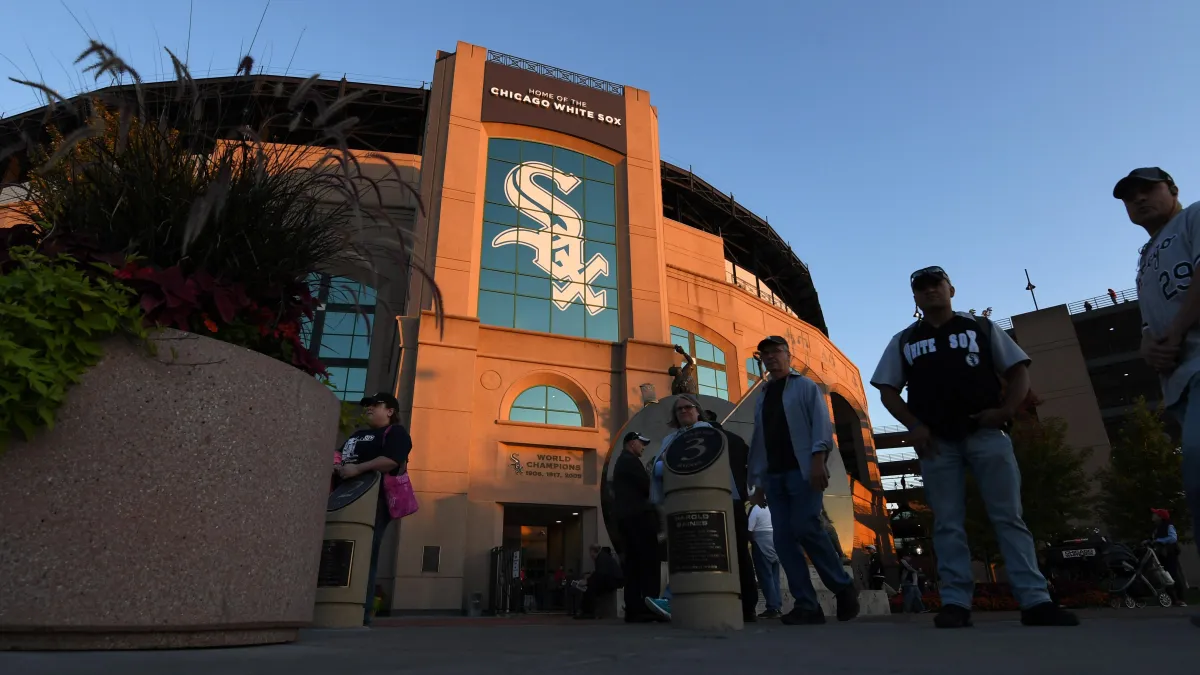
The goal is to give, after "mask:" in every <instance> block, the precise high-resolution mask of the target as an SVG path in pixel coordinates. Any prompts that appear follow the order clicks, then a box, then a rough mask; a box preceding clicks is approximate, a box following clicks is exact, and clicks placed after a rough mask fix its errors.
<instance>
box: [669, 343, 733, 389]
mask: <svg viewBox="0 0 1200 675" xmlns="http://www.w3.org/2000/svg"><path fill="white" fill-rule="evenodd" d="M671 343H672V344H676V345H679V346H680V347H683V350H684V351H685V352H687V353H688V354H691V355H692V358H693V359H695V361H696V381H697V383H698V384H699V385H700V386H699V389H700V393H701V394H704V395H705V396H716V397H717V398H723V399H725V400H726V401H728V400H729V381H728V380H727V379H726V378H727V376H726V373H725V352H723V351H721V350H720V349H718V348H717V347H716V345H714V344H713V343H711V342H709V341H708V340H705V339H704V338H702V337H700V336H699V335H696V334H695V333H690V332H688V331H686V330H684V329H682V328H680V327H679V326H671ZM680 365H682V362H681V363H680Z"/></svg>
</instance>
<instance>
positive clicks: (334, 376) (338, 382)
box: [327, 368, 349, 391]
mask: <svg viewBox="0 0 1200 675" xmlns="http://www.w3.org/2000/svg"><path fill="white" fill-rule="evenodd" d="M327 370H328V371H329V383H330V384H332V385H333V387H334V388H335V389H337V390H338V391H341V390H344V389H345V388H346V375H347V372H348V371H349V369H348V368H328V369H327Z"/></svg>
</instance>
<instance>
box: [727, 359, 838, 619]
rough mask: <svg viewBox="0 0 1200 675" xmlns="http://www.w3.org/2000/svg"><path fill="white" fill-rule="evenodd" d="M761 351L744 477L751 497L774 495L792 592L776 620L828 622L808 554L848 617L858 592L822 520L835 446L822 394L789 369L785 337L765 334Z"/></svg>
mask: <svg viewBox="0 0 1200 675" xmlns="http://www.w3.org/2000/svg"><path fill="white" fill-rule="evenodd" d="M758 353H759V357H760V358H761V360H762V364H763V367H764V368H765V369H766V370H767V372H768V373H770V379H769V380H768V381H767V383H766V385H765V386H764V387H763V393H762V396H760V397H759V399H758V407H757V409H756V410H755V413H754V437H753V439H752V440H751V443H750V460H749V467H748V473H749V479H748V482H749V483H750V485H752V486H753V487H752V488H751V490H752V492H753V493H754V496H753V497H752V498H751V501H752V502H759V503H761V501H762V500H761V495H762V494H763V491H764V490H765V491H766V496H767V499H768V500H769V501H770V502H771V518H772V520H773V524H774V526H775V531H774V533H775V551H776V553H777V555H778V556H779V562H780V563H781V564H782V565H783V569H784V571H785V572H786V573H787V578H788V583H789V584H790V586H791V592H792V595H793V596H795V598H796V606H795V608H794V609H792V611H791V612H789V613H788V614H786V615H784V616H783V617H782V619H781V620H782V622H783V623H785V624H788V625H797V624H823V623H825V614H824V612H822V611H821V606H820V604H819V603H818V602H817V592H816V590H815V589H814V588H813V585H812V581H811V580H810V577H809V574H808V564H807V562H806V561H805V559H804V554H805V553H807V554H808V557H809V559H811V560H812V564H813V567H814V568H816V570H817V575H818V576H820V577H821V581H822V582H823V583H824V584H825V587H826V588H828V589H829V590H830V591H832V592H833V593H835V594H836V596H837V618H838V620H839V621H849V620H850V619H853V618H854V617H856V616H858V591H857V589H855V587H854V581H853V580H852V579H851V578H850V575H849V574H848V573H847V572H846V570H845V569H844V568H843V567H842V563H841V556H840V555H839V554H838V552H837V551H836V550H834V546H833V542H832V541H831V540H830V538H829V534H828V533H827V532H826V531H825V527H824V525H823V523H822V522H821V504H822V499H823V496H824V495H823V493H824V492H825V488H827V487H829V469H828V468H827V467H826V464H825V463H826V460H827V459H828V457H829V453H830V452H831V451H832V450H833V448H834V444H833V424H832V422H830V420H829V407H828V405H827V404H826V402H825V393H824V392H822V391H821V389H820V387H818V386H817V385H816V383H815V382H813V381H812V380H810V379H808V378H807V377H804V376H803V375H800V374H799V373H796V372H794V371H793V370H792V355H791V350H790V349H789V347H788V342H787V340H785V339H783V338H781V337H779V336H777V335H773V336H771V337H768V338H765V339H764V340H763V341H762V342H759V343H758ZM839 480H845V478H844V477H839Z"/></svg>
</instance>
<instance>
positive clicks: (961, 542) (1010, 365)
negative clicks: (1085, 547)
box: [789, 267, 1079, 628]
mask: <svg viewBox="0 0 1200 675" xmlns="http://www.w3.org/2000/svg"><path fill="white" fill-rule="evenodd" d="M909 285H910V286H911V288H912V292H913V299H914V300H915V301H916V303H917V308H918V309H919V310H920V312H921V318H919V319H918V320H917V321H916V322H915V323H913V324H912V325H910V326H909V327H908V328H906V329H905V330H903V331H901V332H900V333H898V334H897V335H896V336H895V337H893V338H892V340H891V342H889V343H888V346H887V349H886V350H885V351H884V353H883V358H881V359H880V360H879V366H878V367H877V368H876V369H875V374H874V375H872V376H871V384H872V385H874V386H875V387H876V388H878V389H879V392H880V398H881V399H882V401H883V405H884V407H885V408H887V409H888V412H890V413H891V414H892V416H893V417H895V418H896V419H897V420H899V421H900V422H901V423H902V424H903V425H904V426H906V427H908V430H909V439H910V440H911V441H912V444H913V448H914V449H916V451H917V455H918V456H919V457H920V458H921V477H922V478H923V479H924V483H925V498H926V499H927V500H928V502H929V506H930V508H931V509H932V510H933V519H934V521H933V546H934V549H936V551H937V558H938V574H939V575H940V576H941V580H942V586H941V595H942V609H941V610H940V611H939V612H938V614H937V617H936V618H935V619H934V625H935V626H937V627H938V628H964V627H968V626H970V625H971V599H972V597H973V595H974V591H975V577H974V574H973V573H972V570H971V551H970V548H969V547H968V545H967V533H966V529H965V515H966V514H965V511H966V483H965V482H966V471H967V470H968V469H970V471H971V473H972V475H974V476H975V479H976V481H977V482H978V484H979V491H980V493H981V496H982V497H983V501H984V504H985V505H986V507H987V512H988V515H989V517H990V518H991V521H992V526H993V527H994V528H995V530H996V539H997V541H998V542H999V543H1000V550H1001V552H1002V553H1003V554H1004V563H1005V566H1006V568H1007V570H1008V577H1009V582H1010V584H1011V585H1012V590H1013V595H1015V596H1016V598H1017V602H1018V603H1019V604H1020V606H1021V623H1023V624H1025V625H1027V626H1075V625H1078V624H1079V620H1078V619H1077V618H1076V617H1075V615H1074V614H1071V613H1070V612H1067V611H1065V610H1063V609H1061V608H1059V607H1058V605H1056V604H1055V603H1053V602H1051V601H1050V595H1049V592H1048V591H1047V585H1046V578H1045V577H1043V576H1042V573H1041V572H1040V571H1039V570H1038V563H1037V553H1036V551H1035V549H1034V543H1033V536H1032V535H1031V534H1030V533H1029V528H1028V527H1026V526H1025V521H1024V520H1022V518H1021V472H1020V469H1019V468H1018V467H1017V460H1016V457H1015V456H1014V455H1013V448H1012V441H1011V440H1010V439H1009V437H1008V434H1007V433H1005V429H1006V428H1007V426H1008V425H1009V423H1010V422H1011V420H1012V418H1013V416H1014V415H1015V414H1016V412H1017V409H1018V407H1019V406H1020V405H1021V403H1022V402H1024V400H1025V397H1026V395H1027V394H1028V393H1029V371H1028V365H1029V357H1028V356H1027V355H1026V354H1025V352H1023V351H1022V350H1021V348H1020V347H1018V346H1017V344H1016V343H1015V342H1013V340H1012V338H1010V337H1009V336H1008V334H1007V333H1005V332H1004V331H1002V330H994V329H993V327H992V324H991V322H990V321H989V320H988V319H986V318H984V317H977V316H972V315H970V314H967V313H964V312H955V311H954V308H953V305H952V302H951V300H952V298H953V297H954V287H953V286H951V285H950V277H949V276H948V275H947V274H946V271H945V270H943V269H942V268H940V267H926V268H924V269H920V270H917V271H916V272H913V273H912V276H911V277H910V278H909ZM1002 377H1003V378H1004V382H1002V380H1001V378H1002ZM1005 384H1006V385H1007V386H1005ZM905 387H907V388H908V400H907V402H906V401H905V400H904V399H903V398H901V397H900V392H901V391H902V390H903V389H904V388H905ZM789 578H790V577H789Z"/></svg>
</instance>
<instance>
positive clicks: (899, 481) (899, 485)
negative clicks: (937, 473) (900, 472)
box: [879, 473, 925, 492]
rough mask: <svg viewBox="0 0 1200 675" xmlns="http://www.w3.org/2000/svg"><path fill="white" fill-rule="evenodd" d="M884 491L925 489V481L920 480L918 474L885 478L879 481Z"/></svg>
mask: <svg viewBox="0 0 1200 675" xmlns="http://www.w3.org/2000/svg"><path fill="white" fill-rule="evenodd" d="M879 482H880V483H881V484H882V485H883V489H884V490H885V491H889V492H890V491H892V490H911V489H913V488H919V487H925V481H924V480H922V479H921V475H920V474H915V473H914V474H908V475H905V476H885V477H883V478H881V479H880V480H879Z"/></svg>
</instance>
